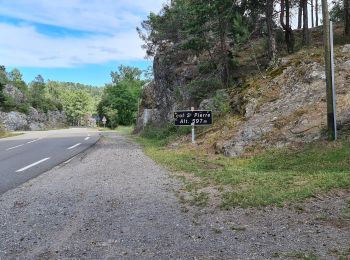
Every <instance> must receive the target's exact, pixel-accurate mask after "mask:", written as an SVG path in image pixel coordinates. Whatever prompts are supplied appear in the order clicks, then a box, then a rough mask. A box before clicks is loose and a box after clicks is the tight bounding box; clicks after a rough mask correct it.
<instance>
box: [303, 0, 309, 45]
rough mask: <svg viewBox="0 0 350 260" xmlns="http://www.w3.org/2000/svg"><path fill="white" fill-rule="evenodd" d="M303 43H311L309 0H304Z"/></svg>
mask: <svg viewBox="0 0 350 260" xmlns="http://www.w3.org/2000/svg"><path fill="white" fill-rule="evenodd" d="M303 45H306V46H309V45H310V32H309V16H308V12H307V0H303Z"/></svg>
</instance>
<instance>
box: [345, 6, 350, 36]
mask: <svg viewBox="0 0 350 260" xmlns="http://www.w3.org/2000/svg"><path fill="white" fill-rule="evenodd" d="M344 18H345V29H344V32H345V35H350V0H344Z"/></svg>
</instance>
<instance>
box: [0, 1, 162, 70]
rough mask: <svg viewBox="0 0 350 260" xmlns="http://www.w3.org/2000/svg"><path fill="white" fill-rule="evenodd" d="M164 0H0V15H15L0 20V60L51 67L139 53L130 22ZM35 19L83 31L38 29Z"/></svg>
mask: <svg viewBox="0 0 350 260" xmlns="http://www.w3.org/2000/svg"><path fill="white" fill-rule="evenodd" d="M164 2H167V0H153V1H144V0H143V1H142V0H133V1H130V0H119V1H118V0H89V1H87V0H60V1H48V0H16V1H13V0H0V17H1V16H3V17H7V18H12V19H16V20H17V21H19V22H18V23H17V24H9V23H5V22H2V23H0V32H1V37H0V64H4V65H5V66H18V67H20V66H28V67H52V68H54V67H74V66H79V65H84V64H102V63H105V62H109V61H121V60H137V59H138V60H139V59H143V57H144V56H145V53H144V51H143V50H142V49H141V47H140V46H141V44H142V42H141V40H140V39H139V38H138V35H137V33H136V30H135V28H136V26H138V25H139V24H140V22H141V21H142V20H143V19H145V18H146V16H147V14H148V13H149V12H150V11H154V12H158V11H159V10H160V9H161V6H162V4H163V3H164ZM38 25H52V26H57V27H59V28H65V29H70V30H77V31H82V32H87V33H84V34H83V36H81V34H80V36H79V35H78V34H74V33H69V34H66V35H62V34H61V35H59V34H58V35H57V34H55V33H57V32H55V31H52V32H51V33H49V34H47V33H46V34H44V33H43V31H42V30H39V29H38V28H40V29H42V27H37V26H38ZM47 30H52V28H48V29H47ZM52 35H54V36H52Z"/></svg>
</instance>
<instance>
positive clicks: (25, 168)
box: [16, 157, 50, 172]
mask: <svg viewBox="0 0 350 260" xmlns="http://www.w3.org/2000/svg"><path fill="white" fill-rule="evenodd" d="M47 160H50V157H47V158H45V159H42V160H40V161H37V162H35V163H32V164H30V165H28V166H26V167H23V168H22V169H19V170H17V171H16V172H24V171H25V170H28V169H29V168H32V167H34V166H35V165H38V164H40V163H43V162H45V161H47Z"/></svg>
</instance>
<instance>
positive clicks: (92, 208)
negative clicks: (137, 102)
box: [0, 132, 350, 259]
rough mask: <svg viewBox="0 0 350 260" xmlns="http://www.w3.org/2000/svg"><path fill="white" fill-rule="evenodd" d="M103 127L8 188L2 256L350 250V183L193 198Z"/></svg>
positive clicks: (313, 254) (314, 254)
mask: <svg viewBox="0 0 350 260" xmlns="http://www.w3.org/2000/svg"><path fill="white" fill-rule="evenodd" d="M103 135H104V137H103V138H102V139H101V140H100V141H99V142H98V143H97V144H96V145H95V146H94V147H93V148H91V149H90V150H88V151H87V152H85V153H84V154H81V155H79V156H77V157H75V158H74V159H73V160H72V161H70V162H69V163H67V164H63V165H60V166H58V167H56V168H54V169H52V170H51V171H49V172H47V173H45V174H43V175H41V176H39V177H38V178H36V179H33V180H31V181H29V182H27V183H25V184H23V185H22V186H20V187H18V188H16V189H13V190H11V191H9V192H7V193H5V194H3V195H2V196H1V197H0V209H1V211H0V259H62V258H65V259H67V258H73V259H77V258H84V259H289V258H290V259H293V258H295V259H298V258H299V259H341V257H343V259H344V258H345V259H349V257H350V218H349V216H348V215H347V214H346V212H345V208H346V201H347V200H348V199H349V198H350V191H348V192H346V191H336V192H333V193H332V194H329V195H328V196H322V197H317V198H313V199H311V200H309V201H307V202H305V203H303V204H298V205H286V206H285V207H283V208H273V207H270V208H261V209H241V208H236V209H232V210H229V211H223V210H220V209H217V208H211V207H206V208H198V207H189V206H188V205H183V204H181V202H180V201H179V199H178V197H177V195H176V194H177V192H178V190H179V189H180V187H181V183H178V182H176V180H175V179H174V178H171V177H170V175H171V174H170V173H169V172H168V171H167V170H165V169H164V168H162V167H160V166H158V165H156V164H155V163H154V162H153V161H152V160H150V159H149V158H148V157H146V156H145V155H144V154H143V152H142V150H141V148H140V147H139V146H138V145H136V144H134V143H133V142H132V141H130V140H128V139H126V138H125V137H123V136H120V135H117V134H115V133H107V132H106V133H104V134H103ZM184 208H186V210H184ZM306 257H309V258H306ZM346 257H347V258H346Z"/></svg>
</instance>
